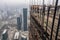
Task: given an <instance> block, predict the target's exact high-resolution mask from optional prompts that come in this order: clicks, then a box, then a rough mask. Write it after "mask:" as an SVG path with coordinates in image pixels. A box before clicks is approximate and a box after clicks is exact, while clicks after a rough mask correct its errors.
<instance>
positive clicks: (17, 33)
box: [14, 32, 19, 40]
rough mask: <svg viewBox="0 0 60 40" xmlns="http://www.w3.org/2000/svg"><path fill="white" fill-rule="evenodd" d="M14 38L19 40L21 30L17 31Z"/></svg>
mask: <svg viewBox="0 0 60 40" xmlns="http://www.w3.org/2000/svg"><path fill="white" fill-rule="evenodd" d="M14 40H19V32H16V33H15V35H14Z"/></svg>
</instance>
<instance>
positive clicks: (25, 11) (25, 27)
mask: <svg viewBox="0 0 60 40" xmlns="http://www.w3.org/2000/svg"><path fill="white" fill-rule="evenodd" d="M23 26H24V31H27V8H23Z"/></svg>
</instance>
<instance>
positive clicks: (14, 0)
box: [0, 0, 60, 5]
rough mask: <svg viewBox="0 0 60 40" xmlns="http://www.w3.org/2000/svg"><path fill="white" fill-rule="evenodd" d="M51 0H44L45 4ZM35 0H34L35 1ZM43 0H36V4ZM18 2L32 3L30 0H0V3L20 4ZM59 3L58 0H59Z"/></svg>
mask: <svg viewBox="0 0 60 40" xmlns="http://www.w3.org/2000/svg"><path fill="white" fill-rule="evenodd" d="M49 1H50V2H49ZM52 1H53V0H45V4H49V3H50V4H52ZM36 2H37V0H35V3H36ZM42 2H43V0H38V4H42ZM20 4H32V0H0V5H20ZM59 4H60V0H59Z"/></svg>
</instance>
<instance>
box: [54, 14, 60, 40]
mask: <svg viewBox="0 0 60 40" xmlns="http://www.w3.org/2000/svg"><path fill="white" fill-rule="evenodd" d="M59 26H60V14H59V20H58V25H57V31H56V37H55V40H57V36H58V32H59Z"/></svg>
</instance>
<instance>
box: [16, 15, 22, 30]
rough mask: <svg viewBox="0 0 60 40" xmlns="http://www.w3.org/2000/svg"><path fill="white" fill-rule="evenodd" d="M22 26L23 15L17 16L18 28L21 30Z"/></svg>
mask: <svg viewBox="0 0 60 40" xmlns="http://www.w3.org/2000/svg"><path fill="white" fill-rule="evenodd" d="M21 26H22V16H20V17H17V29H18V30H21Z"/></svg>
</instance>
